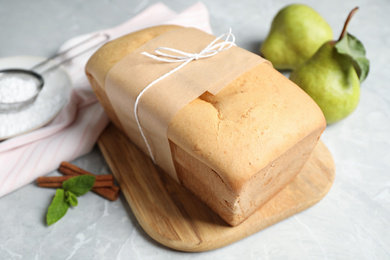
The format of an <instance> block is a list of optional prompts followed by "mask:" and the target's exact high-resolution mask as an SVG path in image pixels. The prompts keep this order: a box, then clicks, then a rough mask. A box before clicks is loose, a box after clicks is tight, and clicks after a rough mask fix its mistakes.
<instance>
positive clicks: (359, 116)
mask: <svg viewBox="0 0 390 260" xmlns="http://www.w3.org/2000/svg"><path fill="white" fill-rule="evenodd" d="M154 2H156V1H135V0H127V1H126V0H110V1H103V0H98V1H92V0H90V1H80V0H69V1H52V0H45V1H44V0H37V1H29V0H16V1H7V0H0V28H1V33H2V36H1V40H0V58H2V57H8V56H14V55H32V56H49V55H51V54H53V53H54V52H55V51H56V50H57V48H58V46H60V45H61V44H62V43H63V42H65V41H66V40H67V39H69V38H71V37H74V36H77V35H81V34H84V33H87V32H91V31H95V30H99V29H103V28H109V27H112V26H115V25H118V24H120V23H122V22H124V21H126V20H128V19H129V18H131V17H132V16H134V15H136V14H137V13H139V12H140V11H142V10H143V9H145V8H146V7H147V6H149V5H150V4H152V3H154ZM300 2H305V3H308V4H309V5H311V6H312V7H314V8H315V9H316V10H317V11H318V12H320V13H321V14H322V15H323V16H324V17H325V18H326V20H327V21H328V22H329V23H330V25H331V26H332V28H333V30H334V34H335V35H338V34H339V32H340V31H341V29H342V24H343V23H344V20H345V17H346V16H347V14H348V12H349V11H350V10H351V9H352V8H353V7H355V6H356V5H358V6H359V7H360V10H359V12H358V13H357V14H356V16H355V17H354V19H353V21H352V22H351V24H350V27H349V31H350V32H351V33H352V34H354V35H355V36H357V37H358V38H359V39H360V40H361V41H362V42H363V43H364V45H365V47H366V50H367V53H368V58H369V59H370V60H371V71H370V74H369V76H368V78H367V80H366V81H365V82H364V83H363V85H362V93H361V100H360V104H359V106H358V108H357V110H356V111H355V112H354V113H353V114H352V115H351V116H350V117H348V118H347V119H345V120H343V121H341V122H339V123H337V124H334V125H332V126H329V127H328V128H327V129H326V130H325V133H324V134H323V137H322V140H323V141H324V143H325V144H326V145H327V146H328V148H329V149H330V151H331V152H332V154H333V157H334V159H335V163H336V179H335V182H334V185H333V187H332V188H331V190H330V192H329V193H328V195H327V196H326V197H325V198H324V199H323V200H322V201H321V202H320V203H318V204H317V205H315V206H314V207H312V208H310V209H308V210H306V211H304V212H302V213H300V214H297V215H295V216H293V217H291V218H289V219H287V220H285V221H282V222H280V223H278V224H276V225H274V226H271V227H269V228H267V229H266V230H263V231H261V232H259V233H256V234H255V235H252V236H250V237H248V238H246V239H244V240H241V241H239V242H237V243H234V244H232V245H229V246H226V247H224V248H221V249H217V250H214V251H210V252H204V253H183V252H177V251H173V250H170V249H168V248H165V247H163V246H161V245H159V244H157V243H156V242H154V241H153V240H152V239H151V238H150V237H149V236H148V235H147V234H145V232H144V231H143V230H142V228H141V227H140V226H139V224H138V222H137V220H136V219H135V217H134V215H133V213H132V212H131V210H130V208H129V206H128V204H127V202H126V201H125V199H124V198H123V197H121V198H120V199H119V200H117V201H115V202H108V201H106V200H103V199H101V198H100V197H98V196H96V195H95V194H93V193H89V194H87V195H85V196H83V197H82V198H80V202H79V206H78V207H76V208H75V209H72V210H70V211H69V212H68V213H67V215H66V216H65V218H64V219H62V220H61V221H60V222H58V223H57V224H55V225H53V226H50V227H47V226H46V225H45V224H44V217H45V213H46V209H47V207H48V204H49V203H50V200H51V198H52V196H53V194H54V192H55V191H54V190H52V189H42V188H38V187H37V186H36V185H35V184H30V185H27V186H25V187H23V188H21V189H19V190H17V191H15V192H13V193H11V194H8V195H6V196H4V197H2V198H0V259H84V260H85V259H370V260H371V259H390V87H389V82H390V73H389V71H390V70H389V67H388V66H389V65H388V63H389V61H390V49H389V46H390V2H389V1H388V0H372V1H368V0H358V1H352V0H350V1H339V0H329V1H300ZM164 3H165V4H167V5H168V6H169V7H170V8H171V9H173V10H175V11H181V10H183V9H185V8H186V7H189V6H190V5H191V4H193V3H195V1H192V0H191V1H173V0H172V1H165V2H164ZM288 3H292V1H288V0H277V1H266V0H261V1H260V0H258V1H256V0H241V1H222V0H216V1H208V2H205V3H204V4H205V5H206V6H207V8H208V9H209V12H210V18H211V26H212V28H213V30H214V33H215V34H216V35H219V34H221V33H223V32H225V31H226V29H227V28H229V27H232V28H233V29H234V32H235V35H236V37H237V44H238V45H239V46H241V47H243V48H246V49H248V50H250V51H253V52H256V51H257V49H258V47H259V45H260V43H261V42H262V41H263V40H264V39H265V37H266V35H267V32H268V30H269V27H270V23H271V21H272V18H273V17H274V15H275V14H276V13H277V11H278V10H279V9H281V8H282V7H283V6H285V5H287V4H288ZM0 123H1V122H0ZM74 163H76V164H77V165H79V166H81V167H82V168H85V169H87V170H90V171H93V172H96V173H109V172H110V169H109V168H108V166H107V164H106V162H105V161H104V158H103V157H102V155H101V153H100V152H99V150H98V149H97V148H95V149H94V150H93V151H92V152H91V153H90V154H88V155H86V156H84V157H82V158H79V159H77V160H76V161H74ZM0 171H1V166H0Z"/></svg>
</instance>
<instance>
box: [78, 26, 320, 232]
mask: <svg viewBox="0 0 390 260" xmlns="http://www.w3.org/2000/svg"><path fill="white" fill-rule="evenodd" d="M176 28H179V27H177V26H158V27H152V28H147V29H144V30H141V31H138V32H135V33H132V34H129V35H126V36H123V37H121V38H118V39H116V40H114V41H112V42H109V43H107V44H105V45H104V46H103V47H101V48H100V49H99V50H98V51H97V52H96V53H95V54H94V55H93V56H92V57H91V59H90V60H89V61H88V63H87V66H86V74H87V77H88V79H89V81H90V83H91V86H92V88H93V90H94V92H95V94H96V96H97V98H98V99H99V101H100V103H101V104H102V105H103V107H104V109H105V111H106V112H107V114H108V116H109V117H110V119H111V121H112V122H113V123H114V124H115V125H116V126H117V127H118V128H119V129H121V130H123V126H122V124H121V123H120V122H119V120H118V117H117V116H116V114H115V112H114V110H113V107H112V105H111V103H110V102H111V101H110V100H109V99H108V97H107V95H106V93H105V85H104V84H105V77H106V75H107V74H108V72H109V71H110V69H111V68H112V67H113V66H114V65H115V64H116V63H117V62H118V61H119V60H121V59H122V58H123V57H125V56H126V55H127V54H129V53H131V52H132V51H134V50H135V49H136V48H138V47H140V46H141V45H142V44H144V43H146V42H148V41H150V40H151V39H153V38H155V37H157V36H159V35H161V34H163V33H165V32H168V31H170V30H174V29H176ZM145 73H147V71H146V72H145ZM325 127H326V122H325V118H324V116H323V114H322V112H321V110H320V108H319V107H318V106H317V105H316V103H315V102H314V101H313V100H312V99H311V98H310V97H309V96H308V95H307V94H306V93H304V92H303V91H302V90H301V89H300V88H299V87H298V86H296V85H295V84H294V83H293V82H291V81H290V80H288V79H287V78H286V77H285V76H283V75H282V74H280V73H279V72H278V71H276V70H275V69H274V68H273V67H272V66H270V65H269V64H267V63H262V64H260V65H258V66H256V67H254V68H252V69H250V70H248V71H247V72H246V73H244V74H242V75H241V76H239V77H238V78H237V79H235V80H234V81H232V82H231V83H230V84H229V85H227V86H226V87H225V88H224V89H223V90H222V91H220V92H219V93H218V94H217V95H212V94H210V93H208V92H206V93H204V94H203V95H202V96H200V97H199V98H197V99H195V100H193V101H192V102H191V103H189V104H188V105H186V106H185V107H184V108H182V109H181V110H180V111H179V112H178V113H177V114H176V115H175V116H174V117H173V119H172V121H171V122H170V124H169V128H168V133H167V135H168V139H169V141H170V147H171V153H172V157H173V160H174V164H175V168H176V171H177V175H178V178H179V180H180V182H181V184H182V185H183V186H184V187H186V188H187V189H188V190H190V191H191V192H192V193H193V194H195V195H196V196H197V197H199V199H201V200H202V201H203V202H204V203H205V204H207V205H208V206H209V207H210V208H211V209H212V210H213V211H214V212H216V213H217V214H218V215H219V216H221V217H222V218H223V219H224V220H225V221H226V222H227V223H229V224H230V225H232V226H236V225H239V224H240V223H241V222H242V221H244V220H245V219H247V218H248V217H249V216H250V215H251V214H252V213H253V212H254V211H255V210H257V209H258V208H259V207H261V205H263V204H264V203H265V202H267V201H268V200H269V199H271V198H272V197H273V196H274V195H275V194H276V193H277V192H279V191H280V190H281V189H283V187H285V186H286V185H287V184H288V183H289V182H290V181H291V180H292V179H293V178H294V177H295V176H296V175H297V174H298V173H299V171H300V170H301V169H302V167H303V165H304V164H305V162H306V161H307V159H308V158H309V156H310V153H311V152H312V150H313V149H314V147H315V145H316V143H317V141H318V139H319V138H320V136H321V134H322V132H323V131H324V129H325Z"/></svg>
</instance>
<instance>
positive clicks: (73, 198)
mask: <svg viewBox="0 0 390 260" xmlns="http://www.w3.org/2000/svg"><path fill="white" fill-rule="evenodd" d="M65 197H66V201H67V202H68V203H69V204H70V205H71V206H73V207H76V206H77V204H78V201H77V197H76V195H74V193H73V192H71V191H65Z"/></svg>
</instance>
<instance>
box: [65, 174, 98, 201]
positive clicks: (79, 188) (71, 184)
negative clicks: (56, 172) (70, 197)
mask: <svg viewBox="0 0 390 260" xmlns="http://www.w3.org/2000/svg"><path fill="white" fill-rule="evenodd" d="M95 179H96V178H95V176H92V175H80V176H75V177H72V178H70V179H69V180H67V181H64V182H63V183H62V188H64V189H65V190H67V191H70V192H72V193H73V194H74V195H76V196H77V197H78V196H81V195H84V194H85V193H87V192H88V191H90V190H91V189H92V187H93V184H94V183H95Z"/></svg>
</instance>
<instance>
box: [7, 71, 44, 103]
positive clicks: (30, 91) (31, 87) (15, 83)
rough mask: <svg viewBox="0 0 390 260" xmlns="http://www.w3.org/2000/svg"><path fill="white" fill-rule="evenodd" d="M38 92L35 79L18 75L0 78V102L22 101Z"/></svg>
mask: <svg viewBox="0 0 390 260" xmlns="http://www.w3.org/2000/svg"><path fill="white" fill-rule="evenodd" d="M37 92H38V88H37V84H36V81H35V80H33V79H24V78H19V77H15V76H13V77H4V78H0V102H1V103H14V102H23V101H25V100H28V99H30V98H32V97H33V96H35V95H36V94H37Z"/></svg>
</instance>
